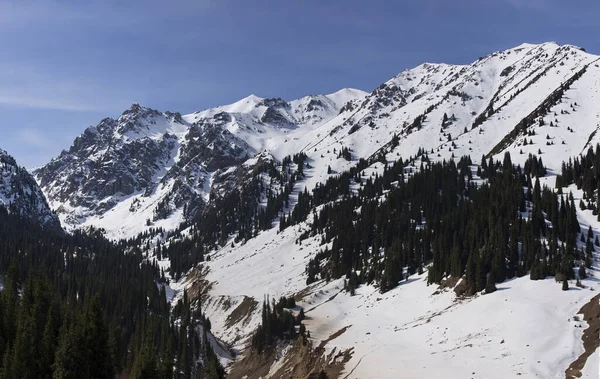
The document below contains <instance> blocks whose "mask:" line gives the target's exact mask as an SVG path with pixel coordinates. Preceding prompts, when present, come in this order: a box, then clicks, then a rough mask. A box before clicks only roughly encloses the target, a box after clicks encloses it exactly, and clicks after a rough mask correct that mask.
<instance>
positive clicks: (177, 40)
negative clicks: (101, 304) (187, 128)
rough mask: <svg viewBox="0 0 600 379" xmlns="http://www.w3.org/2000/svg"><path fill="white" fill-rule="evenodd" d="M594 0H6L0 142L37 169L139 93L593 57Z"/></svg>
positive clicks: (199, 92)
mask: <svg viewBox="0 0 600 379" xmlns="http://www.w3.org/2000/svg"><path fill="white" fill-rule="evenodd" d="M598 15H600V2H598V1H597V0H593V1H592V0H577V1H564V0H405V1H389V0H386V1H377V0H371V1H368V2H367V1H358V0H338V1H331V0H329V1H328V0H319V1H315V0H303V1H261V0H255V1H251V2H249V1H242V0H173V1H154V0H145V1H133V0H132V1H113V0H104V1H95V0H90V1H79V0H77V1H75V0H74V1H46V0H19V1H12V0H0V136H2V137H0V148H3V149H5V150H7V151H8V152H9V153H11V154H12V155H13V156H14V157H15V158H16V159H17V160H18V161H19V163H20V164H22V165H25V166H26V167H34V166H37V165H41V164H43V163H45V162H47V161H48V160H49V159H50V158H52V157H53V156H55V155H57V154H58V153H60V151H61V150H62V149H66V148H68V147H69V146H70V144H71V142H72V140H73V139H74V138H75V137H76V136H77V135H79V134H80V133H81V132H83V130H84V129H85V128H86V127H87V126H89V125H95V124H96V123H97V122H98V121H99V120H101V119H102V118H104V117H107V116H111V117H117V116H118V115H119V114H121V113H122V111H123V110H124V109H126V108H128V107H129V105H130V104H131V103H132V102H134V101H136V102H139V103H140V104H142V105H145V106H150V107H153V108H156V109H159V110H174V111H180V112H182V113H188V112H193V111H196V110H201V109H205V108H208V107H212V106H216V105H220V104H226V103H231V102H234V101H236V100H238V99H240V98H242V97H245V96H247V95H249V94H250V93H254V94H256V95H258V96H262V97H282V98H284V99H287V100H291V99H294V98H298V97H301V96H304V95H307V94H314V93H330V92H334V91H336V90H338V89H340V88H343V87H354V88H360V89H363V90H367V91H368V90H371V89H373V88H375V87H376V86H378V85H379V84H380V83H381V82H383V81H385V80H387V79H388V78H390V77H392V76H393V75H395V74H396V73H398V72H400V71H401V70H403V69H405V68H410V67H414V66H416V65H418V64H420V63H422V62H425V61H429V62H447V63H470V62H472V61H474V60H476V59H477V58H478V57H480V56H484V55H487V54H489V53H491V52H494V51H497V50H502V49H506V48H509V47H513V46H516V45H518V44H520V43H522V42H532V43H541V42H546V41H556V42H558V43H570V44H574V45H579V46H582V47H585V48H586V50H587V51H589V52H592V53H596V54H600V39H599V38H598V35H600V33H599V32H600V17H598Z"/></svg>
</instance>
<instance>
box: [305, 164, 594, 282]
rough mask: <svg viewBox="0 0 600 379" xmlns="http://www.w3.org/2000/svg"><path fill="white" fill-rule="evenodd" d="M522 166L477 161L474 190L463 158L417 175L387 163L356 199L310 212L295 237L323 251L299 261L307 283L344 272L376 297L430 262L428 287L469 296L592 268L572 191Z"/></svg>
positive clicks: (428, 166)
mask: <svg viewBox="0 0 600 379" xmlns="http://www.w3.org/2000/svg"><path fill="white" fill-rule="evenodd" d="M526 166H527V170H524V169H522V168H521V167H519V166H516V167H515V166H514V165H513V164H512V162H511V159H510V155H509V154H508V153H507V154H506V155H505V157H504V161H503V162H499V161H496V162H494V161H493V160H487V159H485V158H484V159H483V161H482V163H481V165H480V166H479V171H478V172H479V173H480V174H481V176H482V177H484V178H486V182H485V183H482V184H478V185H476V184H475V182H474V181H473V177H472V175H473V174H472V162H471V160H470V158H469V157H463V158H462V159H461V160H459V162H458V163H455V162H454V161H450V162H440V163H429V162H426V163H421V168H420V169H419V170H418V171H416V172H413V170H412V167H410V166H406V163H404V162H402V160H399V161H398V162H397V163H395V164H394V165H392V166H391V167H389V166H386V167H385V169H384V171H383V173H382V174H381V175H375V177H374V178H373V177H368V178H366V180H364V179H363V180H362V181H361V182H362V183H363V184H362V185H361V186H360V188H359V190H358V192H357V193H353V194H350V195H346V196H344V197H342V198H341V199H339V200H338V201H336V202H330V203H327V204H325V205H324V206H323V207H322V208H321V209H320V211H319V212H315V211H313V213H314V214H313V222H312V225H311V230H310V231H309V232H308V233H306V234H305V235H303V236H302V237H301V239H302V238H306V237H308V236H310V235H321V236H322V246H323V248H322V249H321V251H320V252H319V253H318V254H317V255H316V256H315V258H313V259H312V260H311V261H310V262H309V263H308V266H307V276H308V278H307V283H310V282H312V281H314V280H317V279H336V278H340V277H342V276H346V279H347V286H348V287H349V288H348V289H349V290H353V289H354V288H355V287H356V286H357V285H359V284H361V283H374V284H376V285H378V286H379V287H380V289H381V291H383V292H385V291H387V290H389V289H391V288H393V287H395V286H396V285H398V284H399V283H400V282H401V281H402V280H405V279H407V278H408V277H409V276H410V275H412V274H414V273H415V272H422V270H423V266H424V265H429V264H430V267H429V273H428V275H429V282H430V283H440V282H441V281H442V279H444V278H445V277H447V276H454V277H460V276H462V275H466V279H467V280H466V283H467V288H466V289H465V291H466V292H468V293H475V292H478V291H481V290H483V289H485V288H486V286H487V288H488V289H489V290H490V291H491V290H493V289H494V288H495V283H498V282H502V281H504V280H505V279H506V278H511V277H514V276H515V275H518V276H523V275H526V274H527V273H530V275H531V278H532V279H534V280H536V279H542V278H545V277H546V276H548V275H556V276H557V277H561V278H562V277H565V278H567V279H572V278H575V277H576V273H575V271H574V267H577V266H585V265H588V266H589V264H591V254H592V252H593V250H594V249H595V248H594V244H593V243H592V242H591V241H592V240H593V238H594V236H593V233H592V232H591V230H590V231H588V234H590V236H589V237H587V238H586V237H584V233H581V234H580V232H581V230H580V226H579V223H578V221H577V216H576V208H575V204H574V201H573V197H572V195H570V196H567V195H561V194H557V193H555V192H553V191H551V190H550V189H548V188H546V187H544V188H541V187H540V183H539V180H537V178H536V175H541V173H543V172H545V168H543V165H542V163H541V161H540V160H538V159H536V158H535V157H530V158H529V159H528V161H527V164H526ZM526 171H527V173H526ZM339 183H340V185H341V186H345V185H346V183H345V182H344V181H342V180H340V181H339ZM524 189H525V190H524ZM339 191H340V192H342V193H343V192H344V191H345V189H341V190H339ZM382 199H383V200H382ZM579 235H580V236H581V240H582V241H583V243H582V245H583V244H585V246H586V247H585V250H584V248H583V247H580V246H579V245H578V236H579Z"/></svg>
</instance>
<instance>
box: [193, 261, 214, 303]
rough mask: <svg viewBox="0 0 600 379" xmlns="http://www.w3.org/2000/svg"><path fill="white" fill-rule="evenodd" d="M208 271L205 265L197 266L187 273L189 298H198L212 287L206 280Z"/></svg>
mask: <svg viewBox="0 0 600 379" xmlns="http://www.w3.org/2000/svg"><path fill="white" fill-rule="evenodd" d="M208 271H209V269H208V267H207V266H198V267H195V268H193V269H192V270H191V271H190V273H189V274H188V282H189V283H190V284H189V285H188V286H187V291H188V297H189V298H190V299H192V300H193V299H200V298H201V297H202V296H204V295H207V294H208V292H209V291H210V289H211V288H212V284H211V283H210V282H209V281H208V280H206V276H207V275H208Z"/></svg>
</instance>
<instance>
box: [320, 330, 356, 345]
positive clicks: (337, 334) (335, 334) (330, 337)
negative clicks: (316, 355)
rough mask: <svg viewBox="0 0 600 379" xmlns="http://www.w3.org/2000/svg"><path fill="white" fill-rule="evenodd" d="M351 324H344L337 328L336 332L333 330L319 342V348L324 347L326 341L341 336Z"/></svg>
mask: <svg viewBox="0 0 600 379" xmlns="http://www.w3.org/2000/svg"><path fill="white" fill-rule="evenodd" d="M351 326H352V325H346V326H344V327H343V328H342V329H340V330H338V331H337V332H335V333H333V334H332V335H330V336H329V337H327V339H326V340H323V341H321V343H320V344H319V349H322V348H324V347H325V345H327V342H329V341H332V340H334V339H336V338H338V337H339V336H341V335H342V334H344V333H345V332H346V330H348V328H350V327H351Z"/></svg>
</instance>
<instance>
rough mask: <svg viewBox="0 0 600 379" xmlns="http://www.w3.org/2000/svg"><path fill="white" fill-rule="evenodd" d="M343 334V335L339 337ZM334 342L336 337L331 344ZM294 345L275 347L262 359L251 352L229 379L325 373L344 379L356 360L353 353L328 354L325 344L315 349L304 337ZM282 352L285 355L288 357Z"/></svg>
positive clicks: (296, 378)
mask: <svg viewBox="0 0 600 379" xmlns="http://www.w3.org/2000/svg"><path fill="white" fill-rule="evenodd" d="M344 330H345V329H344ZM341 333H343V331H340V332H339V334H338V336H339V335H340V334H341ZM334 334H335V333H334ZM333 338H335V337H334V335H332V336H331V337H330V338H329V339H328V340H331V339H333ZM290 344H291V345H289V346H287V347H283V346H278V347H272V348H270V349H268V350H266V351H264V352H263V353H262V354H260V355H259V354H257V353H256V352H255V351H254V349H248V352H247V353H246V355H245V356H244V358H243V359H242V360H240V361H237V362H236V363H234V364H233V366H231V368H230V370H229V374H228V375H227V378H230V379H243V378H245V379H260V378H274V379H284V378H285V379H312V378H316V377H317V374H318V373H319V372H320V371H321V370H323V371H325V373H326V374H327V377H328V378H330V379H335V378H339V377H340V374H341V372H342V370H343V369H344V365H345V364H346V363H347V362H348V361H349V360H350V359H351V358H352V349H350V350H346V351H338V350H337V349H335V348H334V349H333V350H332V351H331V352H329V354H326V353H325V348H324V347H323V346H324V343H323V342H321V344H319V346H318V347H317V348H313V347H312V343H311V341H310V340H309V339H308V338H306V337H303V336H299V337H298V338H297V339H296V340H294V341H293V342H290ZM282 351H285V354H284V355H282V354H281V353H282Z"/></svg>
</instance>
